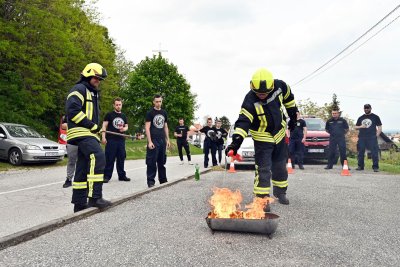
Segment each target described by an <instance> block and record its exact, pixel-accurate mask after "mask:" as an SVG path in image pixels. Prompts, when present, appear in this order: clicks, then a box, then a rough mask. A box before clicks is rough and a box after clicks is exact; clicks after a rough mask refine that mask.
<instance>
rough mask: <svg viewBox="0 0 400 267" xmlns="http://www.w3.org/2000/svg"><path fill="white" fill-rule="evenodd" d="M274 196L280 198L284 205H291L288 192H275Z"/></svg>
mask: <svg viewBox="0 0 400 267" xmlns="http://www.w3.org/2000/svg"><path fill="white" fill-rule="evenodd" d="M274 196H275V197H276V198H277V199H278V201H279V203H281V204H283V205H289V199H288V198H287V197H286V194H279V195H278V194H275V193H274Z"/></svg>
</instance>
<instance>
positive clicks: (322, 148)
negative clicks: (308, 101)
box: [303, 116, 329, 160]
mask: <svg viewBox="0 0 400 267" xmlns="http://www.w3.org/2000/svg"><path fill="white" fill-rule="evenodd" d="M303 119H304V120H305V122H306V125H307V136H306V142H305V143H304V146H305V153H304V159H324V160H325V159H328V153H329V133H327V132H326V131H325V121H324V120H323V119H321V118H316V117H313V116H310V117H304V118H303Z"/></svg>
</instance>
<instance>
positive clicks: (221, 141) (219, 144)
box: [215, 120, 228, 164]
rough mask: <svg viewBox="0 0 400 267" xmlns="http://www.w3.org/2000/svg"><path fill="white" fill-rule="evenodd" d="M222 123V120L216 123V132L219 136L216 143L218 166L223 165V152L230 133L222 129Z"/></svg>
mask: <svg viewBox="0 0 400 267" xmlns="http://www.w3.org/2000/svg"><path fill="white" fill-rule="evenodd" d="M221 126H222V122H221V121H220V120H217V121H216V123H215V132H216V136H217V141H216V148H217V152H218V164H221V160H222V150H223V149H224V143H225V140H224V138H226V137H227V136H228V132H227V131H226V130H225V129H223V128H221Z"/></svg>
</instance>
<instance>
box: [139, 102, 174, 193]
mask: <svg viewBox="0 0 400 267" xmlns="http://www.w3.org/2000/svg"><path fill="white" fill-rule="evenodd" d="M162 100H163V99H162V97H161V95H155V96H154V97H153V105H154V107H152V108H151V109H150V110H149V111H148V112H147V114H146V123H145V129H146V136H147V150H146V165H147V172H146V174H147V185H148V187H149V188H150V187H153V186H154V185H155V179H154V178H155V177H156V174H157V171H158V181H159V182H160V184H163V183H166V182H168V179H167V171H166V169H165V163H166V162H167V153H166V150H167V147H170V146H171V145H170V142H169V135H168V116H167V112H166V111H165V110H163V109H161V105H162Z"/></svg>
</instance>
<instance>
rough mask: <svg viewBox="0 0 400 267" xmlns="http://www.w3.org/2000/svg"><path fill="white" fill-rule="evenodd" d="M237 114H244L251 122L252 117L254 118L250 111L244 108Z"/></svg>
mask: <svg viewBox="0 0 400 267" xmlns="http://www.w3.org/2000/svg"><path fill="white" fill-rule="evenodd" d="M239 114H243V115H245V116H246V117H247V118H248V119H249V120H250V122H253V119H254V118H253V115H251V113H250V112H248V111H247V110H246V109H245V108H242V109H241V110H240V112H239Z"/></svg>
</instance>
